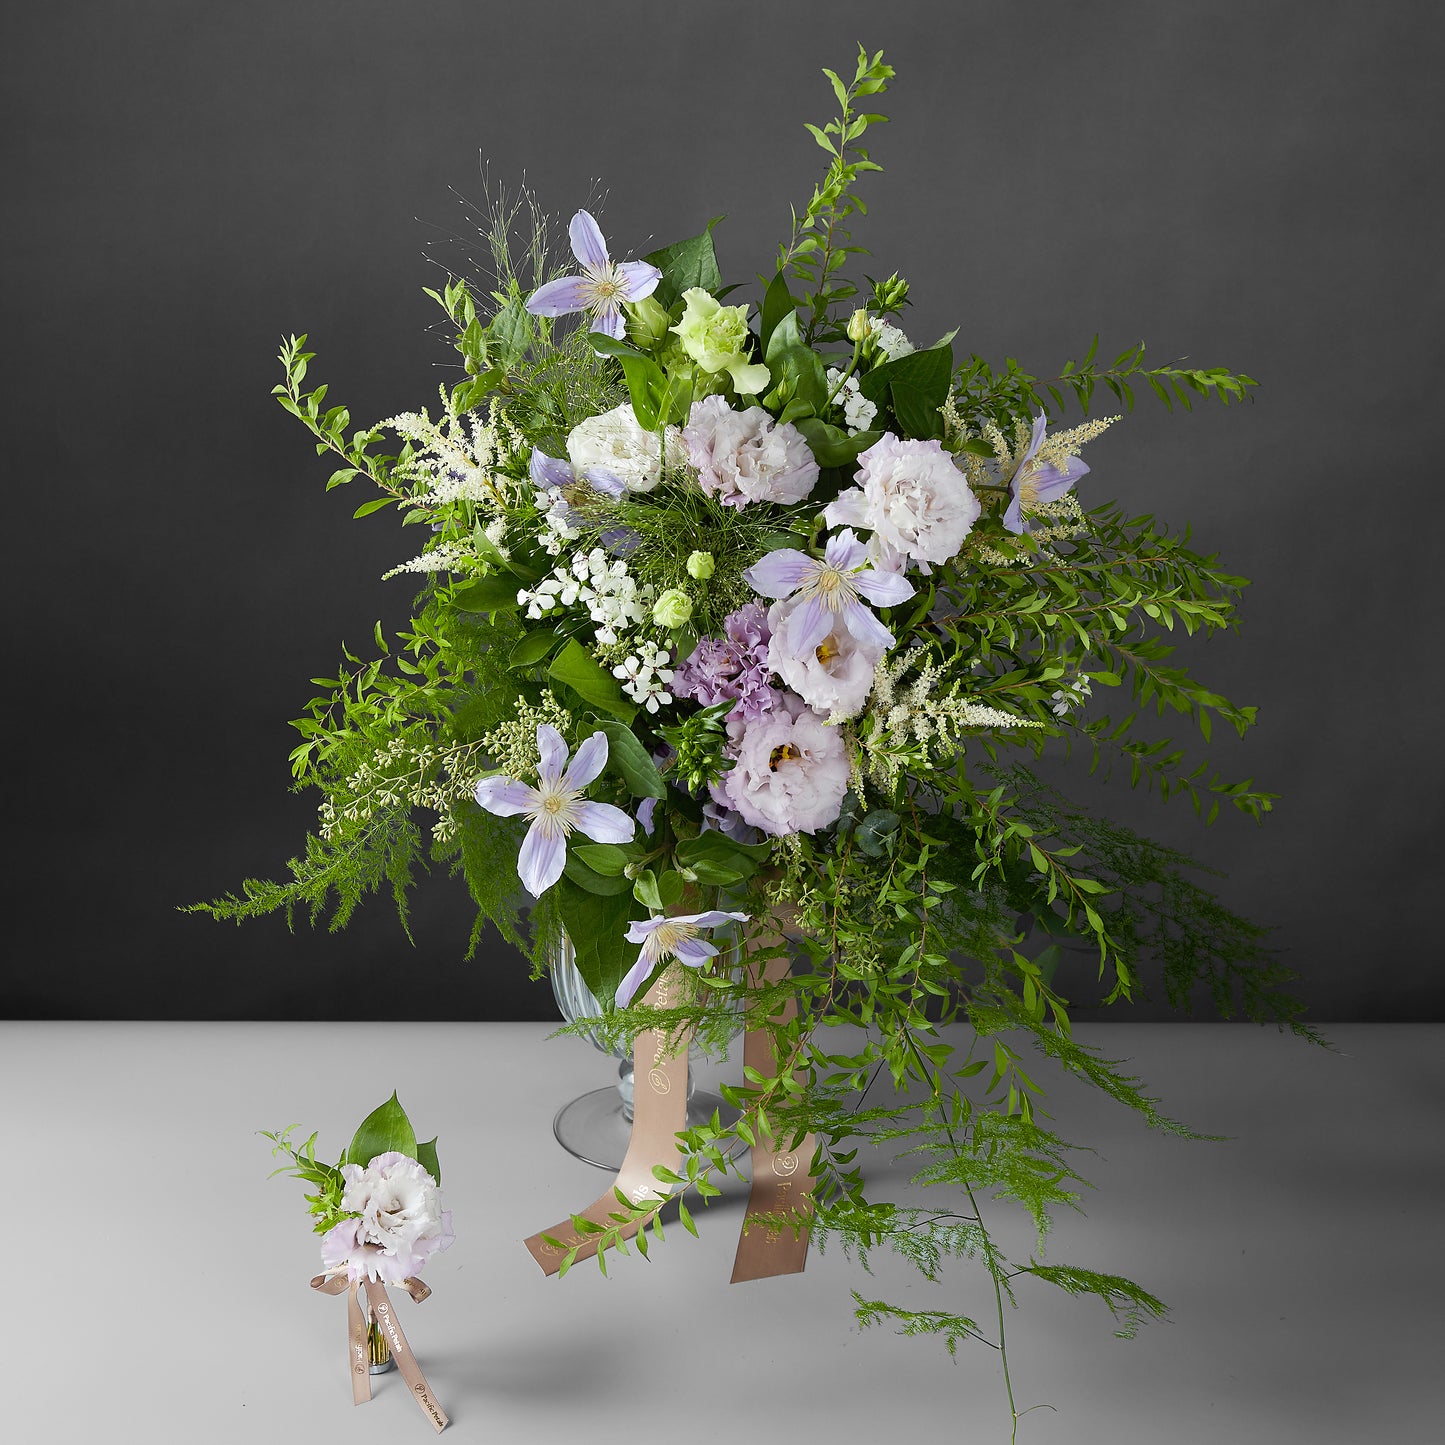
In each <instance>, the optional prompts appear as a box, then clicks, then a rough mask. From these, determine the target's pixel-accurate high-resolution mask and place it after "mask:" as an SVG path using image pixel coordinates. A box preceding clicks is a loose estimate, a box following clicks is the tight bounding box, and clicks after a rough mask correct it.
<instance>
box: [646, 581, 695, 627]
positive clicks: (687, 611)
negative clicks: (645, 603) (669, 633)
mask: <svg viewBox="0 0 1445 1445" xmlns="http://www.w3.org/2000/svg"><path fill="white" fill-rule="evenodd" d="M691 616H692V598H690V597H689V596H688V595H687V593H686V592H684V591H683V590H682V589H681V588H679V587H669V588H668V589H667V591H666V592H664V593H663V594H662V596H661V597H659V598H658V599H657V601H656V602H654V603H653V604H652V620H653V621H654V622H655V623H657V625H658V626H659V627H669V628H671V627H681V626H682V625H683V624H684V623H685V622H686V621H687V620H688V618H690V617H691Z"/></svg>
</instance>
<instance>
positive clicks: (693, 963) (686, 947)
mask: <svg viewBox="0 0 1445 1445" xmlns="http://www.w3.org/2000/svg"><path fill="white" fill-rule="evenodd" d="M672 954H673V957H674V958H676V959H677V961H678V962H679V963H685V964H687V965H688V967H689V968H701V967H702V966H703V965H704V964H705V963H706V962H707V961H708V959H710V958H716V957H717V949H716V947H714V945H712V944H711V943H709V942H708V941H707V940H706V939H705V938H679V939H678V940H677V945H676V946H675V947H674V948H673V950H672Z"/></svg>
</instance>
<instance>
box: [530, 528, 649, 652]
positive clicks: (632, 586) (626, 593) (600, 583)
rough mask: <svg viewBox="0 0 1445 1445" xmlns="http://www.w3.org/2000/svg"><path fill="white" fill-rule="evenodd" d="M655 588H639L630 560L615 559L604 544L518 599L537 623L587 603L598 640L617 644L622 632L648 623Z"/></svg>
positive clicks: (578, 555)
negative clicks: (628, 568)
mask: <svg viewBox="0 0 1445 1445" xmlns="http://www.w3.org/2000/svg"><path fill="white" fill-rule="evenodd" d="M652 600H653V589H652V588H651V587H650V586H643V587H639V586H638V585H637V582H636V580H635V579H634V578H633V577H632V575H631V574H630V573H629V572H628V570H627V563H626V562H624V561H622V560H621V559H620V558H617V557H609V556H608V555H607V553H606V552H604V551H603V550H602V548H601V547H594V548H593V549H592V550H591V551H590V552H576V553H574V554H573V556H572V559H571V561H570V562H561V563H558V565H557V566H556V567H554V568H553V569H552V571H551V573H550V574H549V575H548V576H546V577H544V578H543V579H542V580H541V581H540V582H539V583H538V584H537V585H536V586H535V587H533V588H523V589H522V590H521V591H520V592H518V593H517V601H518V602H519V603H520V604H521V605H522V606H524V607H525V608H526V609H527V616H528V618H530V619H531V620H533V621H535V620H536V619H537V618H539V617H545V616H546V615H547V614H548V613H549V612H555V611H558V610H561V609H563V608H569V607H578V606H581V607H585V608H586V609H587V613H588V616H590V617H591V619H592V621H593V622H595V623H596V624H597V631H596V638H597V641H598V643H599V644H600V645H601V646H603V647H614V646H616V645H617V643H618V642H619V641H620V640H621V634H622V633H623V632H625V631H628V630H629V629H631V628H633V627H636V626H637V625H638V624H640V623H642V622H645V621H646V620H647V618H648V615H649V612H650V609H651V607H652Z"/></svg>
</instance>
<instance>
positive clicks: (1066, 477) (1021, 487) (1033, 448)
mask: <svg viewBox="0 0 1445 1445" xmlns="http://www.w3.org/2000/svg"><path fill="white" fill-rule="evenodd" d="M1048 424H1049V418H1048V414H1047V413H1046V412H1042V411H1041V412H1040V413H1039V414H1038V416H1037V417H1036V418H1035V419H1034V430H1033V435H1032V436H1031V437H1030V438H1029V444H1028V447H1027V448H1026V449H1025V451H1024V454H1023V456H1022V458H1020V460H1019V464H1018V466H1017V467H1015V468H1014V474H1013V477H1012V479H1011V480H1010V483H1009V485H1010V486H1011V487H1012V489H1013V500H1012V501H1011V502H1010V503H1009V504H1008V510H1007V511H1006V512H1005V513H1004V514H1003V524H1004V526H1005V527H1007V528H1008V530H1009V531H1010V532H1014V533H1019V532H1031V531H1032V530H1033V528H1032V527H1031V526H1030V524H1029V522H1028V520H1027V519H1026V518H1025V517H1024V514H1023V509H1024V508H1025V507H1037V506H1038V505H1039V504H1040V503H1042V502H1053V501H1057V500H1058V498H1060V497H1062V496H1063V495H1064V493H1065V492H1067V491H1068V490H1069V488H1070V487H1072V486H1073V485H1074V483H1075V482H1077V481H1078V480H1079V478H1080V477H1082V476H1083V475H1084V474H1085V473H1086V472H1087V471H1088V470H1089V464H1088V463H1087V462H1083V461H1080V460H1079V458H1078V457H1068V458H1066V459H1065V461H1064V465H1063V467H1062V469H1060V468H1059V467H1056V466H1055V465H1054V464H1053V463H1052V462H1041V461H1040V460H1039V459H1038V458H1039V448H1040V447H1041V446H1043V444H1044V431H1045V429H1046V428H1047V426H1048Z"/></svg>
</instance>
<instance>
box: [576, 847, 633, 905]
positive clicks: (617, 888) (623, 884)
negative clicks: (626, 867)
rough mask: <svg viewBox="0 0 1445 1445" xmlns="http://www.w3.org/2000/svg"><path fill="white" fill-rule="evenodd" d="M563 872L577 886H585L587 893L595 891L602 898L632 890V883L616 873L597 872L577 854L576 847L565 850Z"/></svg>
mask: <svg viewBox="0 0 1445 1445" xmlns="http://www.w3.org/2000/svg"><path fill="white" fill-rule="evenodd" d="M563 873H564V876H566V877H568V878H570V879H571V880H572V881H573V882H574V883H575V884H577V886H578V887H579V888H585V889H586V890H587V891H588V892H589V893H596V894H598V895H599V896H601V897H604V898H610V897H611V896H612V895H613V894H617V893H630V892H631V891H632V883H631V881H630V880H629V879H627V878H623V877H620V876H618V875H609V874H606V873H599V872H598V871H597V870H596V869H595V868H593V867H592V866H591V865H590V864H588V863H585V862H583V860H582V859H581V858H580V857H579V856H578V851H577V849H576V848H569V849H568V850H567V861H566V863H564V864H563Z"/></svg>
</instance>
